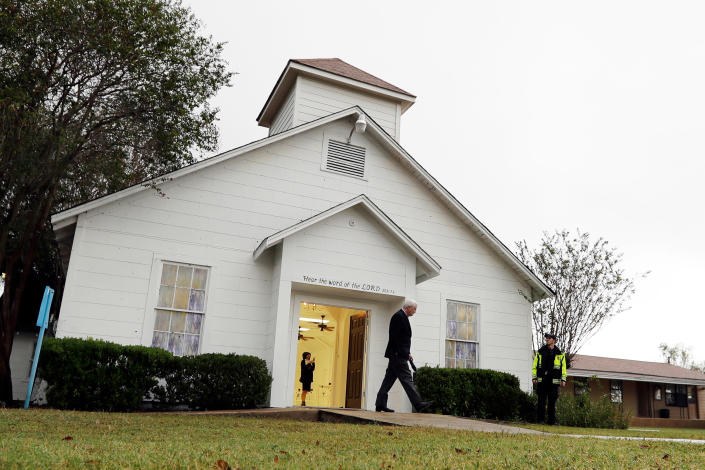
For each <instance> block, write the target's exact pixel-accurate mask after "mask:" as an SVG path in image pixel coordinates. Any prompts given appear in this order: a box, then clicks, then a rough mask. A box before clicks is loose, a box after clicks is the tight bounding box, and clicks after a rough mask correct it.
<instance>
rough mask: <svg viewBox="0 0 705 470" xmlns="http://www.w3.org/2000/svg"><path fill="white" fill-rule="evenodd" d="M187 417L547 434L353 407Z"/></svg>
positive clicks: (445, 416)
mask: <svg viewBox="0 0 705 470" xmlns="http://www.w3.org/2000/svg"><path fill="white" fill-rule="evenodd" d="M172 413H178V414H188V415H234V416H253V417H258V418H277V419H292V420H299V421H324V422H329V423H359V424H363V423H366V424H370V423H377V424H381V425H388V426H422V427H428V428H444V429H457V430H461V431H480V432H494V433H505V434H545V433H543V432H540V431H534V430H533V429H523V428H517V427H514V426H507V425H505V424H495V423H487V422H485V421H478V420H474V419H469V418H458V417H456V416H447V415H437V414H430V413H376V412H374V411H366V410H358V409H350V408H308V407H303V408H302V407H295V408H263V409H256V410H223V411H183V412H172Z"/></svg>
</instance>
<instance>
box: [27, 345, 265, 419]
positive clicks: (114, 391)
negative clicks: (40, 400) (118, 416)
mask: <svg viewBox="0 0 705 470" xmlns="http://www.w3.org/2000/svg"><path fill="white" fill-rule="evenodd" d="M39 364H40V371H39V372H40V376H41V377H42V379H44V380H46V381H47V383H48V385H49V387H48V390H47V401H48V403H49V406H52V407H55V408H61V409H75V410H104V411H131V410H137V409H139V408H140V407H141V406H142V404H143V401H144V400H145V398H147V399H151V400H152V404H153V406H155V407H158V408H169V407H173V406H176V405H187V406H189V407H190V408H194V409H224V408H228V409H237V408H253V407H255V406H257V405H261V404H264V403H265V402H266V400H267V397H268V396H269V391H270V388H271V382H272V378H271V376H270V375H269V371H268V370H267V365H266V363H265V361H264V360H262V359H260V358H257V357H252V356H238V355H235V354H202V355H199V356H189V357H176V356H173V355H172V354H171V353H169V352H167V351H163V350H161V349H157V348H150V347H146V346H122V345H119V344H115V343H109V342H107V341H102V340H94V339H87V340H84V339H78V338H63V339H57V338H47V339H46V341H45V343H44V346H43V347H42V353H41V360H40V361H39Z"/></svg>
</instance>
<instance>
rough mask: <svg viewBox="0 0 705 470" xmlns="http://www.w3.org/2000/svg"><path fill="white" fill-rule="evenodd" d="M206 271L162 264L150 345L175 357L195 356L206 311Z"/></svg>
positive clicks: (180, 265) (172, 264)
mask: <svg viewBox="0 0 705 470" xmlns="http://www.w3.org/2000/svg"><path fill="white" fill-rule="evenodd" d="M207 281H208V269H207V268H204V267H201V266H191V265H185V264H176V263H164V265H163V267H162V277H161V281H160V282H159V296H158V298H157V308H156V309H155V310H156V315H155V319H154V335H153V336H152V346H153V347H155V348H161V349H166V350H167V351H170V352H171V353H172V354H174V355H175V356H192V355H195V354H198V350H199V345H200V340H201V324H202V323H203V315H204V314H205V311H206V282H207Z"/></svg>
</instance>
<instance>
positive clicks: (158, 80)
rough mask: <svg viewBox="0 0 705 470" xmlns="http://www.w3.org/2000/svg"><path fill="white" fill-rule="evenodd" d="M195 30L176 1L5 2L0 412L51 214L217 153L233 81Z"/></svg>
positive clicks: (1, 38)
mask: <svg viewBox="0 0 705 470" xmlns="http://www.w3.org/2000/svg"><path fill="white" fill-rule="evenodd" d="M199 30H200V24H199V22H198V21H197V20H196V18H195V17H194V16H193V15H192V14H191V13H190V11H189V10H188V9H187V8H184V7H183V6H182V5H181V4H180V2H179V1H178V0H82V1H74V0H14V1H13V0H0V175H2V179H1V180H0V201H1V202H0V271H3V272H5V273H6V278H5V294H4V295H3V296H2V297H1V298H0V302H1V309H0V402H2V401H4V402H9V401H10V400H11V398H12V388H11V387H12V385H11V381H10V370H9V355H10V351H11V349H12V341H13V337H14V333H15V328H16V325H17V319H18V314H19V311H20V306H21V299H22V292H23V289H24V287H25V285H26V283H27V279H28V277H29V276H30V273H31V272H32V271H33V269H35V270H36V269H37V267H36V266H35V264H34V261H35V258H36V254H37V250H38V249H39V247H40V244H41V243H42V239H43V237H46V236H47V232H48V233H51V232H50V230H51V227H50V224H49V223H48V216H49V214H51V213H52V212H56V211H59V210H62V209H65V208H67V207H70V206H72V205H75V204H77V203H79V202H83V201H86V200H89V199H94V198H96V197H99V196H102V195H105V194H108V193H111V192H114V191H116V190H119V189H122V188H124V187H126V186H129V185H132V184H137V183H140V182H143V181H154V178H155V177H157V176H159V175H162V174H164V173H166V172H168V171H172V170H175V169H177V168H180V167H182V166H183V165H185V164H188V163H191V162H193V161H195V159H196V158H197V156H194V155H193V153H194V152H200V153H201V154H202V153H203V152H205V151H211V150H214V149H215V148H216V145H217V129H216V127H215V120H216V114H217V109H212V108H210V107H209V106H208V103H207V101H208V99H209V98H210V97H212V96H213V95H214V94H215V93H216V92H217V91H218V89H219V88H221V87H222V86H225V85H227V84H228V82H229V80H230V76H231V74H230V72H228V71H227V70H226V67H225V63H224V62H223V60H222V59H221V57H220V55H221V52H222V47H223V45H222V44H221V43H215V42H213V41H212V39H211V38H209V37H204V36H202V35H200V32H199ZM152 184H154V183H152Z"/></svg>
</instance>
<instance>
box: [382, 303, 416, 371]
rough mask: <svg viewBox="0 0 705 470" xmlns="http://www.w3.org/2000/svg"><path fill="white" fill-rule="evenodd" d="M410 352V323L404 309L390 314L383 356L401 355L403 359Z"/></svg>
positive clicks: (407, 356)
mask: <svg viewBox="0 0 705 470" xmlns="http://www.w3.org/2000/svg"><path fill="white" fill-rule="evenodd" d="M409 354H411V324H410V323H409V317H408V316H407V315H406V313H404V310H399V311H398V312H397V313H395V314H394V315H392V319H391V321H390V322H389V341H388V342H387V349H386V351H384V357H389V358H391V357H394V356H397V357H401V358H404V359H405V360H406V359H408V358H409Z"/></svg>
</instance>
